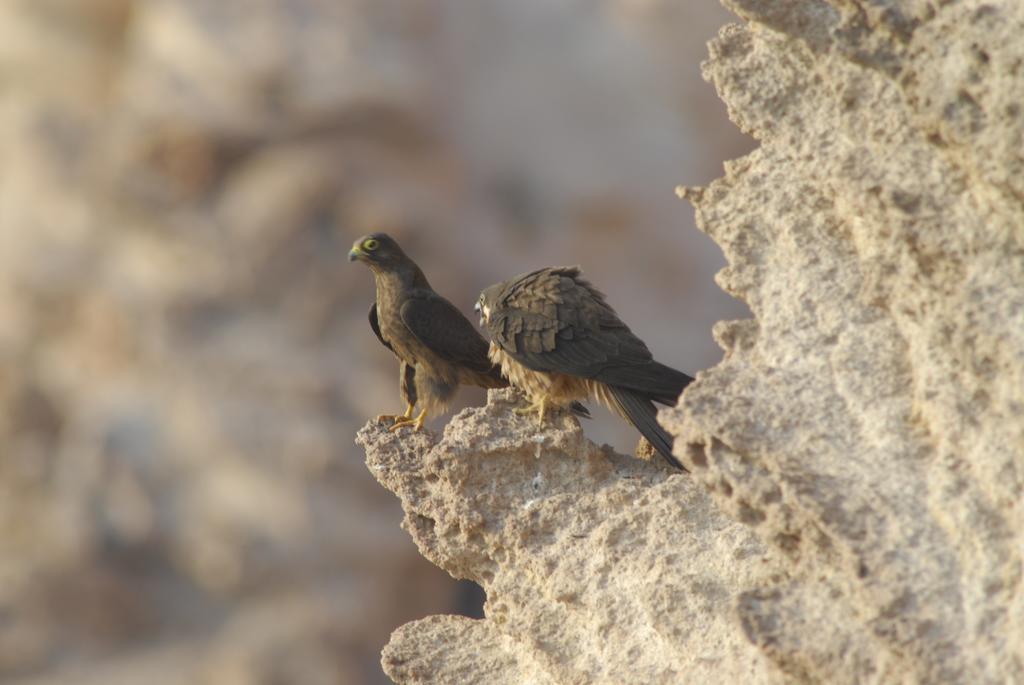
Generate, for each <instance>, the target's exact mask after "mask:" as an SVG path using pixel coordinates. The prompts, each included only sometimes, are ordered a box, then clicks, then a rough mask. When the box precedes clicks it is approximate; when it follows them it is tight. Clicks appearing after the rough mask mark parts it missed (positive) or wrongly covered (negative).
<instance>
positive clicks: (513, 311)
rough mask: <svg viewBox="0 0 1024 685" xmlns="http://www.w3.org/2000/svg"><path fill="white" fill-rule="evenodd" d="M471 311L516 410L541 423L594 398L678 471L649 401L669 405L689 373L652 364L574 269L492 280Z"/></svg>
mask: <svg viewBox="0 0 1024 685" xmlns="http://www.w3.org/2000/svg"><path fill="white" fill-rule="evenodd" d="M474 309H475V310H476V311H477V313H478V314H479V316H480V325H481V327H482V328H483V330H484V332H485V333H486V335H487V337H488V339H489V342H490V344H489V346H488V356H489V358H490V360H491V361H492V362H494V363H495V364H496V365H498V366H500V367H501V371H502V374H503V375H504V376H505V377H506V378H508V380H509V381H510V383H511V384H512V386H513V387H514V388H516V389H517V390H520V391H521V392H523V393H524V394H526V395H527V397H528V398H529V399H530V401H531V403H530V405H529V406H528V407H526V408H524V409H522V410H521V413H524V412H529V413H533V412H536V413H537V418H538V422H539V424H540V425H541V426H543V424H544V420H545V415H546V413H547V411H548V409H550V408H556V409H561V408H564V407H565V406H566V405H568V404H569V403H571V402H576V401H579V400H585V399H588V398H590V397H594V398H596V399H597V400H598V401H600V402H601V403H602V404H604V405H605V406H607V407H608V408H609V409H611V410H612V411H613V412H615V413H616V414H618V415H619V416H621V417H622V418H623V419H625V420H626V421H627V422H628V423H630V424H631V425H632V426H633V427H634V428H636V429H637V430H639V431H640V434H641V435H643V436H644V437H645V438H646V439H647V440H648V442H650V443H651V445H652V446H653V447H654V449H655V450H656V451H657V452H658V453H659V454H660V455H661V456H662V457H663V458H664V459H665V460H666V461H667V462H668V463H669V464H671V465H672V466H673V467H675V468H677V469H680V470H682V471H686V469H685V468H684V467H683V465H682V464H681V463H679V460H677V459H676V458H675V457H674V456H673V455H672V438H671V436H669V434H668V433H667V432H666V431H665V429H664V428H662V427H661V426H660V425H659V424H658V421H657V408H656V407H655V405H654V403H655V402H657V403H660V404H666V405H673V404H675V403H676V401H677V400H678V399H679V394H680V393H681V392H682V391H683V388H685V387H686V386H687V385H689V384H690V383H691V382H693V378H692V377H690V376H688V375H687V374H685V373H683V372H681V371H677V370H676V369H673V368H671V367H669V366H666V365H664V364H661V363H659V362H657V361H655V360H654V358H653V356H652V355H651V352H650V350H648V349H647V346H646V345H645V344H644V343H643V341H642V340H640V339H639V338H638V337H637V336H636V335H634V334H633V332H632V331H631V330H630V329H629V327H628V326H626V324H624V323H623V322H622V320H621V319H620V318H619V316H618V314H616V313H615V310H613V309H612V308H611V306H610V305H609V304H608V303H607V302H606V301H605V296H604V295H603V294H602V293H601V292H600V291H599V290H597V288H595V287H594V286H593V285H591V284H590V282H588V281H587V280H586V279H584V278H583V275H582V273H581V271H580V268H579V267H577V266H555V267H546V268H543V269H538V270H536V271H531V272H530V273H526V274H522V275H519V276H516V277H515V278H512V279H510V280H507V281H503V282H501V283H496V284H494V285H492V286H490V287H488V288H486V289H485V290H484V291H483V292H482V293H481V294H480V298H479V299H478V300H477V303H476V305H475V306H474Z"/></svg>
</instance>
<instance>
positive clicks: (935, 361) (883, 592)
mask: <svg viewBox="0 0 1024 685" xmlns="http://www.w3.org/2000/svg"><path fill="white" fill-rule="evenodd" d="M728 4H729V5H730V6H731V7H732V9H734V11H736V12H737V13H738V14H740V15H741V16H742V17H743V18H745V19H746V20H747V23H746V24H744V25H734V26H730V27H728V28H726V29H725V30H723V31H722V33H721V34H720V35H719V37H718V38H717V39H716V40H715V41H714V42H713V43H712V45H711V59H710V60H709V62H708V63H707V64H706V65H705V69H706V75H707V77H708V78H709V79H710V80H712V81H713V82H714V84H715V85H716V87H717V89H718V91H719V93H720V94H721V96H722V97H723V99H724V100H725V101H726V103H727V104H728V106H729V110H730V115H731V117H732V119H733V120H734V121H735V122H737V124H738V125H739V126H740V127H741V128H742V129H743V130H744V131H746V132H748V133H750V134H751V135H753V136H754V137H756V138H757V139H758V140H759V141H760V143H761V146H760V148H759V149H758V150H757V151H755V152H754V153H752V154H750V155H748V156H746V157H744V158H742V159H740V160H737V161H734V162H732V163H730V164H729V165H728V166H727V169H726V175H725V177H724V178H722V179H719V180H717V181H715V182H714V183H712V184H711V185H710V186H709V187H707V188H704V189H686V188H684V189H681V194H683V195H685V196H686V197H687V198H688V199H690V200H691V201H692V202H693V203H694V204H695V205H696V206H697V209H698V220H699V222H700V224H701V226H702V228H703V229H704V230H705V231H706V232H707V233H708V234H709V235H711V236H712V237H713V238H714V239H715V240H716V241H717V242H718V243H719V245H721V246H722V248H723V250H724V251H725V253H726V255H727V258H728V260H729V267H728V268H727V269H726V270H724V271H723V272H722V274H721V275H720V279H719V281H720V284H721V285H722V286H723V287H724V288H725V289H726V290H727V291H729V292H730V293H732V294H734V295H735V296H737V297H738V298H741V299H742V300H743V301H745V302H746V303H747V304H748V305H749V306H750V308H751V311H752V313H753V318H752V319H749V320H744V321H734V322H729V323H723V324H720V325H719V326H718V327H717V328H716V337H717V339H718V340H719V342H720V344H721V345H722V347H723V348H724V349H725V350H726V358H725V360H724V361H723V362H722V363H721V364H719V365H718V366H716V367H714V368H712V369H710V370H708V371H706V372H703V373H701V374H700V375H699V377H698V381H697V382H696V383H695V384H693V385H692V386H690V388H688V389H687V391H686V392H685V393H684V395H683V397H682V399H681V401H680V405H679V406H678V407H677V408H675V409H672V410H668V411H666V412H664V413H663V417H662V418H663V420H664V422H665V424H666V425H667V426H668V427H669V428H670V429H671V430H672V431H673V432H674V433H675V435H676V436H677V442H676V451H677V454H678V456H680V458H681V459H683V460H684V462H685V463H686V464H687V465H688V466H689V467H690V469H691V470H692V472H693V474H692V477H686V476H679V475H669V474H667V473H665V472H663V471H661V470H660V469H658V468H657V467H655V466H653V465H650V464H646V463H640V462H638V461H632V460H629V459H625V458H623V457H619V456H617V455H614V454H610V453H608V452H606V451H602V450H600V449H598V448H595V447H594V446H593V445H591V444H590V443H588V442H586V441H585V440H581V439H580V438H579V434H578V433H577V432H576V431H575V430H574V429H573V428H571V427H567V426H562V427H559V428H557V429H554V430H549V431H546V432H543V433H533V432H531V430H530V428H529V426H525V425H522V424H520V423H515V422H511V423H510V421H511V419H507V418H505V417H506V414H505V413H504V412H500V411H496V408H498V409H500V402H499V403H498V405H496V406H492V407H488V408H487V409H482V410H473V411H471V412H468V413H465V414H463V415H461V416H460V417H459V418H458V419H457V420H456V421H455V422H453V424H452V425H451V426H449V428H448V429H447V430H446V432H445V435H444V437H443V438H442V439H440V440H437V439H435V438H433V437H432V436H429V435H424V436H417V437H414V438H411V439H408V440H403V441H401V442H399V441H398V440H397V439H395V438H393V437H390V436H389V437H388V438H386V439H383V436H382V435H381V434H380V433H379V431H378V429H375V428H373V427H370V428H368V429H364V432H363V433H362V434H361V439H362V440H363V441H364V443H366V445H367V448H368V453H369V458H370V464H371V469H372V470H373V471H374V473H375V475H376V476H377V477H378V479H380V480H381V481H382V482H384V483H385V484H386V485H388V486H389V487H391V488H392V489H394V490H395V491H396V492H397V493H398V494H399V495H400V496H401V498H402V500H403V506H404V507H405V509H406V513H407V518H406V522H407V527H408V529H409V530H410V532H411V533H412V534H413V536H414V538H415V539H416V541H417V544H419V545H420V548H421V550H422V551H423V553H424V554H425V555H426V556H427V557H428V558H429V559H431V560H432V561H434V562H435V563H437V564H438V565H440V566H441V567H442V568H445V569H446V570H448V571H449V572H450V573H452V574H453V575H456V576H459V577H471V578H474V579H477V580H478V581H480V582H481V583H483V584H484V586H485V588H486V589H487V591H488V598H489V599H488V605H487V619H486V620H485V621H483V622H481V623H470V622H468V621H466V620H464V619H454V618H437V617H435V618H432V619H427V620H425V621H420V622H418V623H414V624H410V625H407V626H405V627H404V628H402V629H400V630H399V631H398V632H396V633H395V635H394V636H393V638H392V642H391V644H390V645H389V647H388V648H387V649H386V650H385V653H384V663H385V667H386V669H387V671H388V673H389V674H390V675H391V676H392V677H393V678H395V679H396V680H397V681H398V682H400V683H406V682H428V681H441V682H445V681H447V682H457V681H465V680H467V679H468V680H474V679H477V676H480V679H481V681H493V682H559V683H568V682H573V683H575V682H659V681H661V682H685V681H688V680H689V681H692V682H735V681H736V680H737V679H738V677H739V675H740V674H743V676H744V678H745V679H746V680H748V681H751V682H771V681H775V680H782V681H787V682H828V683H892V682H943V683H953V682H962V683H1003V682H1022V681H1024V592H1022V588H1021V576H1022V549H1024V511H1022V508H1021V506H1020V501H1021V496H1022V494H1024V493H1022V484H1024V228H1022V227H1024V144H1022V140H1024V111H1022V109H1024V105H1022V103H1024V41H1022V40H1021V39H1020V36H1022V35H1024V5H1021V4H1020V3H1017V2H1011V1H1009V0H1007V1H1005V2H953V3H932V2H923V1H921V2H894V1H884V0H877V1H873V2H841V1H836V2H831V3H826V2H820V1H801V0H793V1H791V2H785V3H780V2H774V1H768V0H735V2H731V3H728ZM535 435H536V436H539V438H538V439H539V440H540V442H539V443H537V446H536V447H534V443H533V442H532V440H533V438H534V436H535ZM698 485H700V486H703V487H702V488H698V487H697V486H698ZM708 493H710V494H708ZM726 517H728V518H726ZM577 536H579V537H577ZM753 536H756V537H753ZM470 641H472V646H471V647H470V646H467V642H470ZM752 650H753V651H752ZM700 669H706V671H703V672H702V671H700ZM469 674H472V677H468V675H469ZM483 674H486V677H484V676H483Z"/></svg>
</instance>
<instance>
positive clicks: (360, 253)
mask: <svg viewBox="0 0 1024 685" xmlns="http://www.w3.org/2000/svg"><path fill="white" fill-rule="evenodd" d="M407 260H408V257H406V256H405V253H404V252H402V248H400V247H399V246H398V243H396V242H395V240H394V239H393V238H392V237H391V236H389V235H388V234H387V233H371V234H370V235H364V236H363V237H362V238H360V239H359V240H357V241H355V242H354V243H352V249H351V250H349V251H348V261H350V262H355V261H360V262H363V263H365V264H366V265H367V266H369V267H370V268H371V269H373V270H374V271H384V270H388V269H391V268H394V267H396V266H398V265H399V264H402V263H403V262H405V261H407Z"/></svg>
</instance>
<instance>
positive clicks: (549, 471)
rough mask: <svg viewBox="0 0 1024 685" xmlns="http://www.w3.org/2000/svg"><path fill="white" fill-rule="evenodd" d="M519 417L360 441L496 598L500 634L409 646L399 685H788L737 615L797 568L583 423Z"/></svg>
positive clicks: (485, 414)
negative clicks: (738, 602)
mask: <svg viewBox="0 0 1024 685" xmlns="http://www.w3.org/2000/svg"><path fill="white" fill-rule="evenodd" d="M515 401H516V397H515V395H514V394H513V393H512V392H511V391H507V390H503V391H492V392H491V393H490V396H489V403H488V405H487V406H486V407H480V408H473V409H467V410H465V411H463V412H462V413H460V414H459V415H458V416H457V417H455V419H453V420H452V422H451V423H450V424H449V425H448V426H447V428H446V429H445V431H444V435H443V436H438V435H437V434H435V433H432V432H429V431H425V432H422V433H419V434H415V433H410V432H402V433H400V434H394V433H388V432H387V431H386V430H385V429H384V427H383V426H382V425H381V424H377V423H372V422H371V423H370V424H368V425H367V426H366V427H365V428H363V430H362V431H360V433H359V437H358V441H359V442H360V443H361V444H362V445H363V446H364V447H365V448H366V450H367V461H368V466H369V468H370V471H371V472H372V473H373V475H374V476H375V477H376V478H377V479H378V480H379V481H380V482H381V483H382V484H383V485H384V486H385V487H387V488H389V489H391V490H393V491H394V492H395V493H397V494H398V496H399V498H400V499H401V500H402V505H403V508H404V509H405V520H404V523H403V527H404V528H405V529H406V530H407V531H409V533H410V534H411V535H412V536H413V539H414V540H415V542H416V544H417V546H418V547H419V549H420V551H421V552H422V553H423V555H424V556H426V557H427V558H428V559H430V560H431V561H433V562H434V563H435V564H437V565H438V566H440V567H441V568H443V569H445V570H447V571H448V572H449V573H451V574H452V575H454V576H456V577H460V578H471V579H473V580H476V581H478V582H479V583H481V584H482V585H483V587H484V588H485V590H486V591H487V595H488V601H487V606H486V614H487V618H486V619H484V620H481V621H472V620H471V619H467V618H464V617H456V616H446V617H432V618H430V619H426V620H423V621H419V622H416V623H413V624H409V625H407V626H405V627H404V628H402V629H401V630H399V631H398V632H396V633H395V635H393V636H392V641H391V644H390V645H389V646H388V647H387V648H386V649H385V651H384V659H383V664H384V668H385V671H386V672H387V673H388V674H389V675H390V676H391V677H392V678H394V679H395V680H396V681H397V682H401V683H426V682H488V683H491V682H497V683H504V682H507V683H522V682H531V683H591V682H597V683H674V682H716V681H720V682H741V681H742V682H758V683H767V682H777V681H778V680H779V679H778V677H777V676H775V675H774V674H773V673H772V671H771V669H770V668H769V667H768V663H767V660H766V659H765V658H764V656H763V655H762V654H760V653H759V652H758V651H757V650H756V649H755V648H754V647H753V645H751V644H750V642H749V641H748V640H747V639H746V637H744V635H743V632H742V631H740V630H738V628H737V625H736V621H735V617H734V610H733V602H734V601H735V598H736V597H737V596H738V595H739V594H740V593H741V592H742V591H743V590H745V589H746V588H749V587H754V586H760V585H761V584H765V583H768V582H770V579H771V578H773V577H774V576H775V574H777V573H778V572H779V571H780V570H781V567H779V565H778V560H779V558H781V555H778V554H777V555H775V557H774V558H773V557H772V556H770V555H767V554H766V553H765V547H764V545H763V544H762V543H761V542H760V541H758V540H757V538H756V537H755V536H754V534H753V533H752V532H751V531H750V530H748V529H747V528H746V527H745V526H743V525H741V524H738V523H735V522H732V521H729V520H728V519H727V518H726V517H724V516H722V515H721V514H720V513H718V512H717V511H716V510H715V508H714V507H713V506H712V505H711V502H710V500H709V499H708V497H707V495H706V494H705V493H704V491H703V489H702V488H700V487H696V486H695V483H694V482H693V480H692V479H691V478H689V477H687V476H685V475H683V474H680V473H676V472H674V471H671V470H669V469H668V468H667V467H665V466H663V465H662V464H661V463H659V462H646V461H641V460H639V459H634V458H632V457H625V456H623V455H620V454H616V453H615V452H614V451H612V450H611V449H609V448H607V447H604V448H602V447H598V446H597V445H595V444H594V443H592V442H590V441H588V440H587V439H586V438H584V436H583V433H582V430H581V428H580V427H579V425H578V423H577V422H576V421H575V419H573V418H571V417H568V416H563V417H560V418H559V419H557V420H556V421H555V425H554V426H550V427H548V428H546V429H544V430H543V431H539V430H538V429H537V425H536V423H535V420H534V418H533V417H532V416H531V417H522V416H519V415H516V414H514V413H513V412H512V411H510V409H511V407H512V406H513V403H514V402H515Z"/></svg>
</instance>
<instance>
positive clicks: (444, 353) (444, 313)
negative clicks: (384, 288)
mask: <svg viewBox="0 0 1024 685" xmlns="http://www.w3.org/2000/svg"><path fill="white" fill-rule="evenodd" d="M400 316H401V317H402V322H403V323H404V324H405V326H406V328H408V329H409V331H410V332H412V334H413V335H415V336H416V338H418V339H419V341H420V342H422V343H423V344H424V345H426V346H427V347H428V348H430V350H431V351H433V352H434V353H435V354H436V355H438V356H439V357H441V358H442V359H444V360H446V361H449V362H452V363H455V364H459V365H461V366H464V367H466V368H469V369H472V370H473V371H477V372H480V373H484V374H486V373H489V372H490V371H491V370H492V367H493V365H492V364H491V361H490V360H489V359H488V358H487V342H486V341H485V340H484V339H483V337H482V336H481V335H480V333H478V332H477V330H476V328H474V327H473V324H471V323H470V322H469V320H468V319H467V318H466V317H465V316H463V315H462V312H460V311H459V310H458V309H456V308H455V305H453V304H452V303H451V302H449V301H448V300H446V299H444V298H443V297H441V296H440V295H438V294H436V293H433V292H431V293H428V294H425V295H423V296H418V297H412V298H410V299H408V300H406V302H405V304H403V305H402V308H401V310H400Z"/></svg>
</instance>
